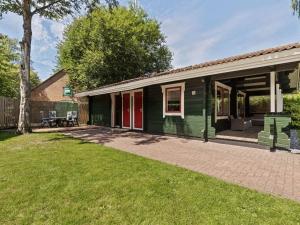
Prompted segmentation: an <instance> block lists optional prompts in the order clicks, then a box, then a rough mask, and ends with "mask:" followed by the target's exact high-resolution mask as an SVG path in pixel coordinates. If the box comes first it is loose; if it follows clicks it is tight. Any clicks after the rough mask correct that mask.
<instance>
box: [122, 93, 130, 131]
mask: <svg viewBox="0 0 300 225" xmlns="http://www.w3.org/2000/svg"><path fill="white" fill-rule="evenodd" d="M123 127H126V128H130V94H129V93H126V94H123Z"/></svg>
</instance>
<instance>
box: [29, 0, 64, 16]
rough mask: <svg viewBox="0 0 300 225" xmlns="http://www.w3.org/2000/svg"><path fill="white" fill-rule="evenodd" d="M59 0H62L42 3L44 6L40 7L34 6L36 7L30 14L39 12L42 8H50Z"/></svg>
mask: <svg viewBox="0 0 300 225" xmlns="http://www.w3.org/2000/svg"><path fill="white" fill-rule="evenodd" d="M61 1H62V0H56V1H54V2H51V3H49V4H48V5H44V6H42V7H40V8H36V9H35V10H34V11H33V12H32V13H31V15H34V14H37V13H39V12H42V11H43V10H45V9H48V8H50V7H51V6H53V5H55V4H57V3H59V2H61Z"/></svg>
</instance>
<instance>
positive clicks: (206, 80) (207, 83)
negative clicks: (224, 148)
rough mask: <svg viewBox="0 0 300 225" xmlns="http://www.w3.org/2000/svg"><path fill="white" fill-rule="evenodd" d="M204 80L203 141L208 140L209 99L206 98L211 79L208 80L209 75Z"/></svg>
mask: <svg viewBox="0 0 300 225" xmlns="http://www.w3.org/2000/svg"><path fill="white" fill-rule="evenodd" d="M204 82H205V84H204V85H205V94H204V95H205V110H204V111H205V115H204V118H205V128H204V141H205V142H208V111H209V110H208V107H209V101H208V98H209V94H210V92H209V86H210V85H211V81H210V77H206V78H205V79H204Z"/></svg>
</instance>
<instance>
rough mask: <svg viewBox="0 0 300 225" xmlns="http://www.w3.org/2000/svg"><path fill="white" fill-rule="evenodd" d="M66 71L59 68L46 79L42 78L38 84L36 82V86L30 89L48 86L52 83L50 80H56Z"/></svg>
mask: <svg viewBox="0 0 300 225" xmlns="http://www.w3.org/2000/svg"><path fill="white" fill-rule="evenodd" d="M65 74H66V73H65V71H64V69H61V70H59V71H57V72H56V73H55V74H53V75H52V76H50V77H48V78H47V79H46V80H44V81H43V82H41V83H40V84H38V85H37V86H35V87H34V88H32V89H31V91H34V90H36V89H38V88H41V87H43V86H49V85H50V84H52V82H51V81H53V82H54V81H56V80H57V79H58V78H59V77H62V76H64V75H65Z"/></svg>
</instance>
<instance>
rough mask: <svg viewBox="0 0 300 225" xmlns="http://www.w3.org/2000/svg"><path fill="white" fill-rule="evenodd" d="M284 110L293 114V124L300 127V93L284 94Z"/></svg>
mask: <svg viewBox="0 0 300 225" xmlns="http://www.w3.org/2000/svg"><path fill="white" fill-rule="evenodd" d="M283 103H284V111H285V112H288V113H290V114H291V117H292V124H291V125H292V126H293V127H298V128H300V93H298V94H289V95H285V96H284V101H283Z"/></svg>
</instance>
